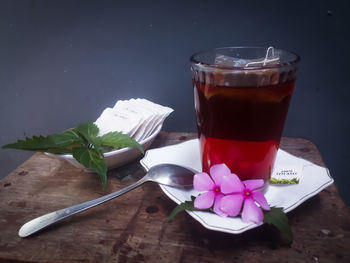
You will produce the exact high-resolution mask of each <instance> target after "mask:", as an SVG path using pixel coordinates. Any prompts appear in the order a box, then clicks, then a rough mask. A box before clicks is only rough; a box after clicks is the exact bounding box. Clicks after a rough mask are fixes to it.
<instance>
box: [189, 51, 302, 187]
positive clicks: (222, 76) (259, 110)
mask: <svg viewBox="0 0 350 263" xmlns="http://www.w3.org/2000/svg"><path fill="white" fill-rule="evenodd" d="M299 60H300V58H299V56H298V55H296V54H294V53H292V52H288V51H284V50H280V49H275V48H273V47H269V48H264V47H225V48H217V49H213V50H208V51H202V52H198V53H195V54H194V55H192V56H191V58H190V62H191V70H192V83H193V88H194V100H195V110H196V117H197V128H198V137H199V140H200V150H201V158H202V168H203V171H205V172H209V168H210V167H211V166H212V165H214V164H220V163H225V164H226V165H227V166H228V167H229V168H230V170H231V172H232V173H235V174H237V175H238V176H239V177H240V179H241V180H248V179H264V180H265V182H266V181H268V180H269V178H270V175H271V172H272V170H273V166H274V162H275V158H276V154H277V150H278V147H279V144H280V139H281V136H282V131H283V126H284V123H285V120H286V116H287V112H288V106H289V102H290V99H291V96H292V93H293V89H294V84H295V78H296V71H297V66H298V62H299Z"/></svg>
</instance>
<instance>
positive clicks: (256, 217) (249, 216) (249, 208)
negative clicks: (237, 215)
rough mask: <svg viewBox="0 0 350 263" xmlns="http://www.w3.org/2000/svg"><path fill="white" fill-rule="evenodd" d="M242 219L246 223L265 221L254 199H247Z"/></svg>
mask: <svg viewBox="0 0 350 263" xmlns="http://www.w3.org/2000/svg"><path fill="white" fill-rule="evenodd" d="M242 219H243V221H244V222H253V223H255V224H258V223H261V222H262V221H263V219H264V215H263V212H262V211H261V209H260V208H259V207H258V206H257V205H256V204H255V202H254V200H253V199H246V200H245V202H244V206H243V212H242Z"/></svg>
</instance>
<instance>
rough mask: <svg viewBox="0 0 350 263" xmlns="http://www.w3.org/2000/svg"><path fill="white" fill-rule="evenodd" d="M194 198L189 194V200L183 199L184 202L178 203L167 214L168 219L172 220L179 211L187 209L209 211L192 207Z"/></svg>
mask: <svg viewBox="0 0 350 263" xmlns="http://www.w3.org/2000/svg"><path fill="white" fill-rule="evenodd" d="M194 199H196V197H195V196H191V201H185V202H184V203H180V204H178V205H177V206H176V207H175V208H174V209H173V211H172V212H171V213H170V215H169V216H168V221H171V220H173V218H174V217H175V216H176V215H177V214H178V213H180V212H182V211H185V210H188V211H210V210H209V209H205V210H200V209H197V208H195V207H194Z"/></svg>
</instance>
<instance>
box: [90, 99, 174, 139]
mask: <svg viewBox="0 0 350 263" xmlns="http://www.w3.org/2000/svg"><path fill="white" fill-rule="evenodd" d="M173 111H174V110H173V109H171V108H169V107H164V106H161V105H159V104H156V103H153V102H151V101H148V100H146V99H130V100H118V101H117V103H116V104H115V105H114V107H113V108H106V109H105V110H104V111H103V112H102V114H101V116H100V117H99V118H98V119H97V120H96V122H95V124H96V125H97V126H98V127H99V129H100V132H99V136H101V135H104V134H106V133H108V132H114V131H118V132H122V133H124V134H127V135H129V136H130V137H132V138H134V139H135V140H136V141H138V142H140V141H142V140H143V139H146V138H147V137H148V136H150V135H151V134H153V132H154V131H155V130H156V129H157V128H158V127H159V126H161V125H162V124H163V122H164V120H165V118H166V117H167V116H168V115H169V114H170V113H171V112H173Z"/></svg>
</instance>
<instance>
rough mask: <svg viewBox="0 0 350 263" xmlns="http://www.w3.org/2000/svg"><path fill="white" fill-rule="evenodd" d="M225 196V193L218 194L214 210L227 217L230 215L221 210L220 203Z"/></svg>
mask: <svg viewBox="0 0 350 263" xmlns="http://www.w3.org/2000/svg"><path fill="white" fill-rule="evenodd" d="M223 197H224V195H223V194H216V196H215V202H214V208H213V210H214V212H215V214H217V215H219V216H222V217H227V216H228V215H227V214H226V213H224V212H223V211H221V210H220V204H221V200H222V198H223Z"/></svg>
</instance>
